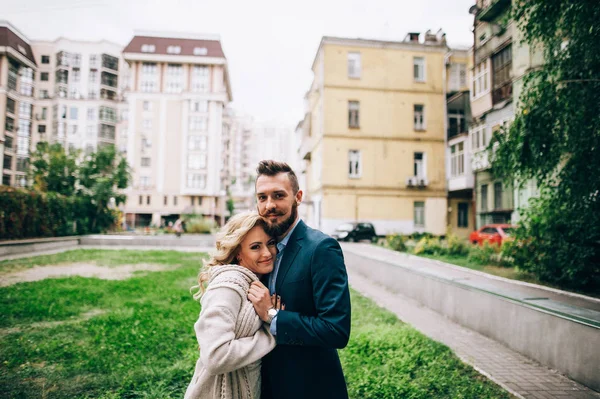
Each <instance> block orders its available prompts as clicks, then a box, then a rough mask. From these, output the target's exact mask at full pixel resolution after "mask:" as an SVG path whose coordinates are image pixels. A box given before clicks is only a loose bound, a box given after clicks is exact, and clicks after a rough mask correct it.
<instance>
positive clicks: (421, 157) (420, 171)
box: [413, 152, 427, 177]
mask: <svg viewBox="0 0 600 399" xmlns="http://www.w3.org/2000/svg"><path fill="white" fill-rule="evenodd" d="M413 173H414V176H416V177H425V176H426V175H427V173H426V171H425V154H424V153H422V152H415V153H414V154H413Z"/></svg>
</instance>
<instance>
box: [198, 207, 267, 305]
mask: <svg viewBox="0 0 600 399" xmlns="http://www.w3.org/2000/svg"><path fill="white" fill-rule="evenodd" d="M265 225H266V224H265V221H264V220H263V219H262V218H261V217H260V216H259V215H258V213H256V212H254V211H249V212H243V213H239V214H237V215H235V216H233V217H232V218H231V219H229V221H228V222H227V223H226V224H225V226H223V227H222V228H221V230H219V232H218V233H217V236H216V250H215V251H214V252H213V253H212V254H211V256H210V258H209V259H207V260H205V261H204V267H203V268H202V269H201V270H200V274H199V275H198V285H196V286H194V287H192V289H194V288H199V291H198V292H196V293H195V294H194V299H196V300H198V299H200V297H201V296H202V294H204V291H205V290H206V287H205V283H206V282H207V281H208V280H209V278H210V272H211V270H210V269H211V268H212V267H214V266H221V265H231V264H237V255H238V253H239V252H240V244H241V243H242V241H243V240H244V238H245V237H246V235H247V234H248V232H249V231H250V230H252V229H253V228H254V227H255V226H261V227H263V228H264V227H265Z"/></svg>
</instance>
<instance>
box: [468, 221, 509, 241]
mask: <svg viewBox="0 0 600 399" xmlns="http://www.w3.org/2000/svg"><path fill="white" fill-rule="evenodd" d="M514 228H515V226H512V225H510V224H486V225H485V226H483V227H481V228H480V229H479V230H476V231H474V232H472V233H471V235H470V236H469V241H470V242H471V243H473V244H483V243H484V242H486V241H487V242H489V243H491V244H498V245H502V242H503V241H505V240H507V239H511V237H510V236H511V234H512V232H513V230H514Z"/></svg>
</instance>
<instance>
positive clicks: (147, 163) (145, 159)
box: [142, 157, 150, 167]
mask: <svg viewBox="0 0 600 399" xmlns="http://www.w3.org/2000/svg"><path fill="white" fill-rule="evenodd" d="M142 166H145V167H146V166H150V158H148V157H142Z"/></svg>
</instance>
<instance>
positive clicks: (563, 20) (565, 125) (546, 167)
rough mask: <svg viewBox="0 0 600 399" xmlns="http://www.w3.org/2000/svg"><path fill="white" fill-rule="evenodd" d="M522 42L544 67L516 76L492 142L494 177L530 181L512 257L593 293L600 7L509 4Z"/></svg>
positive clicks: (599, 178) (576, 0)
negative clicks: (531, 191)
mask: <svg viewBox="0 0 600 399" xmlns="http://www.w3.org/2000/svg"><path fill="white" fill-rule="evenodd" d="M512 17H513V19H514V20H515V21H516V22H517V26H518V28H519V30H520V31H521V32H522V33H523V35H524V41H525V42H527V43H528V44H529V45H530V46H534V47H535V46H537V48H540V49H542V50H543V52H544V61H545V62H544V65H543V66H542V67H540V68H537V69H535V70H532V71H529V72H528V73H527V75H526V76H525V77H524V83H523V91H522V94H521V97H520V98H519V103H518V107H517V111H516V115H515V120H514V123H513V124H512V125H511V127H510V129H509V131H508V132H504V133H501V134H497V135H495V136H494V138H493V140H492V143H491V144H490V151H491V152H490V156H491V158H492V168H493V173H494V174H496V175H498V176H502V177H504V178H505V179H507V180H510V181H515V183H517V184H519V185H522V184H524V182H526V181H528V180H529V179H535V180H536V181H537V184H538V186H539V187H540V196H539V198H537V199H535V200H533V201H532V202H531V205H530V207H529V208H528V209H527V210H526V211H525V214H524V218H523V219H522V220H523V221H522V223H521V225H520V226H519V228H518V229H517V232H516V238H517V240H516V242H517V243H518V245H516V246H515V247H514V251H515V253H514V255H515V259H516V260H517V262H518V263H519V266H521V267H522V268H523V269H525V270H529V271H532V272H534V273H535V274H536V275H537V276H538V277H539V278H540V279H542V280H544V281H548V282H552V283H556V284H559V285H561V286H564V287H570V288H576V289H583V290H597V289H598V288H600V198H599V196H600V24H598V21H599V20H600V7H598V3H597V1H596V0H526V1H517V2H513V10H512Z"/></svg>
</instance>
